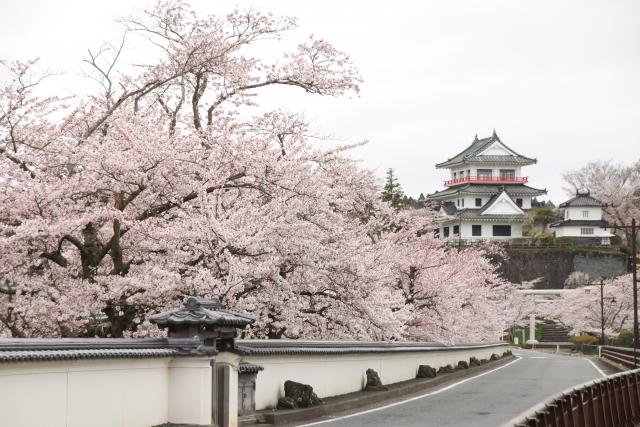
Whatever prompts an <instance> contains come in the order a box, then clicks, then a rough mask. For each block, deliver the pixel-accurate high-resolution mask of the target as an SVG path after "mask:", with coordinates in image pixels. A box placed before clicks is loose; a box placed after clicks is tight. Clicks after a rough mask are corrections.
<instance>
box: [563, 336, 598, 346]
mask: <svg viewBox="0 0 640 427" xmlns="http://www.w3.org/2000/svg"><path fill="white" fill-rule="evenodd" d="M569 341H571V342H572V343H573V345H574V346H575V347H580V346H582V345H584V344H595V343H597V342H598V341H599V339H598V337H594V336H593V335H574V336H572V337H571V338H569Z"/></svg>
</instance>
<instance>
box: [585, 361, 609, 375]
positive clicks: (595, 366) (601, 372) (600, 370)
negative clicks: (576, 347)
mask: <svg viewBox="0 0 640 427" xmlns="http://www.w3.org/2000/svg"><path fill="white" fill-rule="evenodd" d="M587 362H589V363H591V366H593V367H594V368H596V371H598V372H600V375H602V376H603V377H606V376H607V374H605V373H604V372H603V371H602V369H600V368H598V366H597V365H596V364H595V363H593V360H591V359H587Z"/></svg>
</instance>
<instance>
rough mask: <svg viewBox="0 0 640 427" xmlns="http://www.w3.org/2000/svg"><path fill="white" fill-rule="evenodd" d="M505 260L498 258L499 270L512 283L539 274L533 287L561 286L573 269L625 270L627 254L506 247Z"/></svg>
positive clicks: (600, 273) (597, 273) (594, 272)
mask: <svg viewBox="0 0 640 427" xmlns="http://www.w3.org/2000/svg"><path fill="white" fill-rule="evenodd" d="M507 253H508V255H509V259H508V260H501V261H499V263H500V268H499V271H500V273H501V274H502V276H503V277H504V278H505V279H507V280H509V281H510V282H514V283H522V282H523V281H530V280H534V279H536V278H537V277H541V278H542V280H541V281H540V282H539V283H538V284H537V285H536V289H562V288H563V287H564V282H565V280H567V278H568V277H569V275H570V274H571V273H573V272H574V271H580V272H583V273H587V274H589V276H591V277H594V278H595V277H605V278H606V277H614V276H618V275H621V274H625V273H626V272H627V257H626V255H624V254H622V253H620V254H618V253H602V252H594V251H589V250H586V249H576V250H571V249H556V248H537V249H530V248H522V249H521V248H517V249H516V248H508V249H507Z"/></svg>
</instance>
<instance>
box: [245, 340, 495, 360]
mask: <svg viewBox="0 0 640 427" xmlns="http://www.w3.org/2000/svg"><path fill="white" fill-rule="evenodd" d="M502 345H504V343H477V344H462V345H444V344H440V343H435V342H379V341H376V342H361V341H302V340H236V343H235V348H234V350H233V351H234V352H235V353H238V354H242V355H245V356H275V355H324V354H356V353H398V352H421V351H448V350H457V349H460V350H463V349H468V348H491V347H499V346H502Z"/></svg>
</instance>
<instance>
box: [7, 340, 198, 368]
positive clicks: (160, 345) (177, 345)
mask: <svg viewBox="0 0 640 427" xmlns="http://www.w3.org/2000/svg"><path fill="white" fill-rule="evenodd" d="M199 344H200V341H199V340H197V339H191V338H186V339H175V338H172V339H166V338H161V339H135V338H6V339H0V363H2V362H28V361H53V360H79V359H143V358H157V357H175V356H190V355H198V354H199V353H198V352H197V348H198V345H199Z"/></svg>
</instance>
